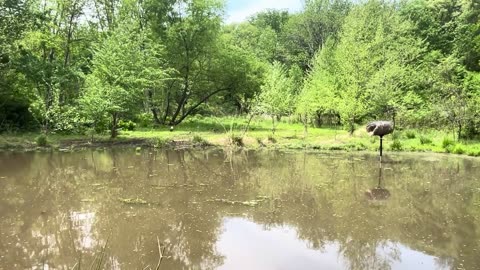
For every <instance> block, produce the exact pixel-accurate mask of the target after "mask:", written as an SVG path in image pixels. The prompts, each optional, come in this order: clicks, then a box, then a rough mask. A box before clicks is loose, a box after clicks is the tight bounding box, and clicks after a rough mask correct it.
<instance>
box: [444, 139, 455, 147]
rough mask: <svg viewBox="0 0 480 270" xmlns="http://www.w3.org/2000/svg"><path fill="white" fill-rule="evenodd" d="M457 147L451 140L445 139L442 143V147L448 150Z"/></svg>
mask: <svg viewBox="0 0 480 270" xmlns="http://www.w3.org/2000/svg"><path fill="white" fill-rule="evenodd" d="M453 146H455V142H454V141H453V140H451V139H449V138H446V137H445V138H443V141H442V147H443V148H445V149H447V148H451V147H453Z"/></svg>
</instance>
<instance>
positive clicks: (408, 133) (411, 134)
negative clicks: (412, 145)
mask: <svg viewBox="0 0 480 270" xmlns="http://www.w3.org/2000/svg"><path fill="white" fill-rule="evenodd" d="M405 136H406V137H407V139H415V137H417V134H415V132H414V131H412V130H407V131H406V132H405Z"/></svg>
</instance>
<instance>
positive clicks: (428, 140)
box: [419, 135, 432, 145]
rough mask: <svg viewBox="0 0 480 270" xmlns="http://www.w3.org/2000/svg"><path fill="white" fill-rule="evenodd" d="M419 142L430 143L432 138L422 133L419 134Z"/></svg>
mask: <svg viewBox="0 0 480 270" xmlns="http://www.w3.org/2000/svg"><path fill="white" fill-rule="evenodd" d="M419 139H420V144H422V145H423V144H431V143H432V140H431V139H430V138H428V137H426V136H424V135H421V136H420V138H419Z"/></svg>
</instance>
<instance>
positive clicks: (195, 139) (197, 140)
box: [192, 134, 208, 145]
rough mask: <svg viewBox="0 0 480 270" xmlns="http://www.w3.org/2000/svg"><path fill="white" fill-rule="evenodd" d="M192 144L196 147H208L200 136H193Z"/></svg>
mask: <svg viewBox="0 0 480 270" xmlns="http://www.w3.org/2000/svg"><path fill="white" fill-rule="evenodd" d="M192 143H193V144H197V145H208V142H207V141H206V140H205V139H204V138H202V137H201V136H200V135H196V134H195V135H193V138H192Z"/></svg>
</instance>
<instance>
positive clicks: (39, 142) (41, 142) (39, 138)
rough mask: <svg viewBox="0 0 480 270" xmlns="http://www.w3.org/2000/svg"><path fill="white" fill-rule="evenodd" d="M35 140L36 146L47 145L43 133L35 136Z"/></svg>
mask: <svg viewBox="0 0 480 270" xmlns="http://www.w3.org/2000/svg"><path fill="white" fill-rule="evenodd" d="M35 142H36V143H37V145H38V146H47V145H48V139H47V136H46V135H45V134H41V135H39V136H37V138H35Z"/></svg>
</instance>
